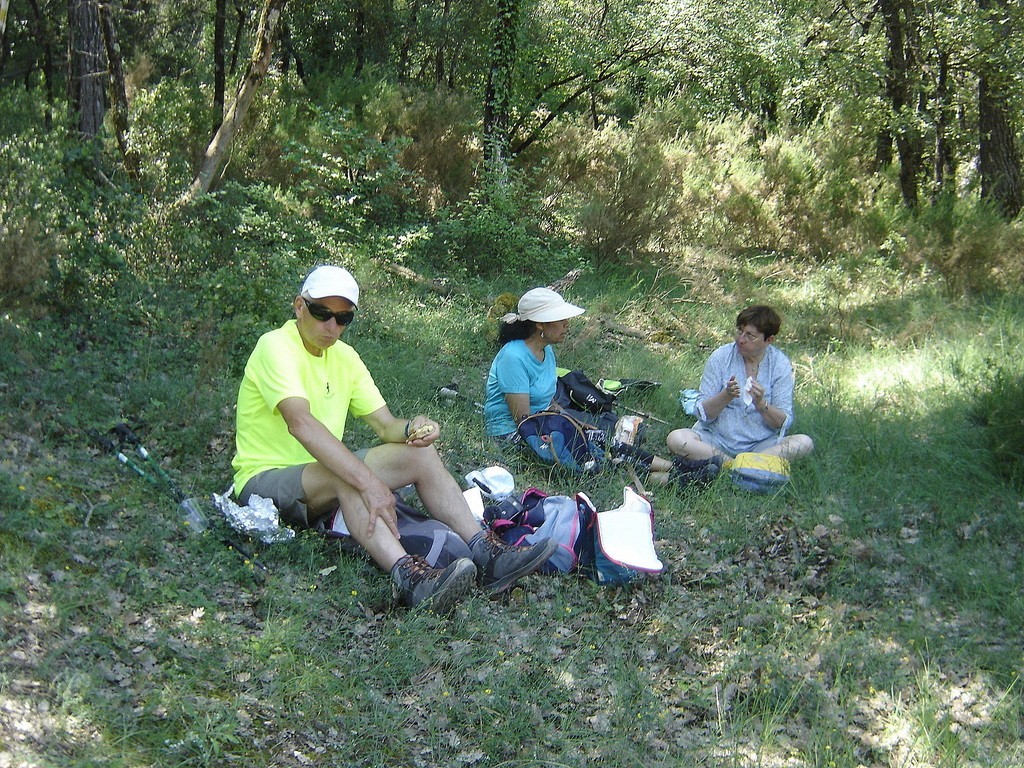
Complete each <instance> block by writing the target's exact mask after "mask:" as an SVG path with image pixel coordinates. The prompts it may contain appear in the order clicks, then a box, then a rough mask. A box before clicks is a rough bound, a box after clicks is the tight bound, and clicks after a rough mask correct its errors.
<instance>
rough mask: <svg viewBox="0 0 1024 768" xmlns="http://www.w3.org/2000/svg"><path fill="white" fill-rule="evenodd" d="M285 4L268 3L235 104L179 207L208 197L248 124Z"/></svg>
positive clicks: (270, 0)
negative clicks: (235, 141) (217, 176)
mask: <svg viewBox="0 0 1024 768" xmlns="http://www.w3.org/2000/svg"><path fill="white" fill-rule="evenodd" d="M286 2H287V0H265V3H264V6H263V12H262V14H261V15H260V23H259V28H258V29H257V31H256V44H255V46H254V47H253V52H252V57H251V58H250V60H249V66H248V67H247V69H246V72H245V75H244V76H243V77H242V80H241V82H240V83H239V85H238V93H237V94H236V96H235V100H234V103H232V105H231V106H230V107H229V108H228V110H227V114H225V116H224V122H223V123H221V125H220V128H218V129H217V134H216V135H215V136H214V137H213V141H211V142H210V146H209V147H207V149H206V155H205V157H204V159H203V163H202V166H201V167H200V169H199V173H198V174H197V175H196V177H195V179H193V180H192V184H191V186H190V187H189V188H188V190H187V191H186V192H185V193H184V194H183V195H182V196H181V198H180V200H179V201H178V202H179V203H180V204H188V203H191V202H193V201H194V200H195V199H196V198H197V197H199V196H200V195H205V194H206V193H207V192H209V191H210V185H211V184H212V183H213V177H214V175H215V174H216V173H217V169H218V168H219V167H220V164H221V161H222V160H223V159H224V155H225V153H226V152H227V150H228V147H229V146H230V145H231V141H232V140H233V139H234V137H235V134H236V133H237V132H238V130H239V128H241V126H242V122H243V121H244V120H245V113H246V112H247V111H248V110H249V105H250V104H251V103H252V97H253V96H254V95H255V93H256V89H257V88H258V87H259V85H260V83H261V82H263V78H264V76H266V74H267V69H268V68H269V67H270V59H271V55H272V54H273V51H274V33H275V32H276V30H277V22H278V20H279V19H280V18H281V12H282V11H283V10H284V6H285V4H286Z"/></svg>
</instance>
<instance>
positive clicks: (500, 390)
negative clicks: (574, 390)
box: [484, 340, 558, 435]
mask: <svg viewBox="0 0 1024 768" xmlns="http://www.w3.org/2000/svg"><path fill="white" fill-rule="evenodd" d="M557 383H558V377H557V375H556V373H555V353H554V351H553V350H552V349H551V345H550V344H549V345H548V346H546V347H544V361H543V362H541V361H539V360H537V358H536V357H534V354H533V352H531V351H530V348H529V347H528V346H526V342H525V341H522V340H516V341H510V342H508V343H507V344H505V345H504V346H503V347H502V348H501V349H500V350H498V354H497V355H495V357H494V362H492V363H491V370H490V371H489V372H488V374H487V392H486V397H485V399H484V426H485V427H486V429H487V434H488V435H508V434H510V433H512V432H515V431H516V423H515V421H514V420H513V419H512V411H510V410H509V407H508V403H507V402H506V401H505V395H507V394H513V395H516V394H518V395H522V394H528V395H529V396H530V413H536V412H537V411H543V410H544V409H545V408H547V407H548V406H549V405H551V398H553V397H554V396H555V386H556V385H557Z"/></svg>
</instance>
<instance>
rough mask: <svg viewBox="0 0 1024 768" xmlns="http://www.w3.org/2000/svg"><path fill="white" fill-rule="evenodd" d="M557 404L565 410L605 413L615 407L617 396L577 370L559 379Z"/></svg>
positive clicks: (556, 392)
mask: <svg viewBox="0 0 1024 768" xmlns="http://www.w3.org/2000/svg"><path fill="white" fill-rule="evenodd" d="M555 402H557V403H558V404H559V405H561V406H562V407H564V408H579V409H580V410H583V411H587V412H589V413H604V412H605V411H610V410H611V409H612V407H613V406H614V405H615V395H613V394H612V393H610V392H606V391H605V390H603V389H601V388H600V387H599V386H597V384H595V383H594V382H592V381H591V380H590V379H589V378H588V377H587V374H585V373H584V372H583V371H581V370H579V369H577V370H575V371H569V372H568V373H566V374H563V375H562V376H559V377H558V384H557V385H556V388H555Z"/></svg>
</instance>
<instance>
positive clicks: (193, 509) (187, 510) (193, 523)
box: [178, 499, 207, 533]
mask: <svg viewBox="0 0 1024 768" xmlns="http://www.w3.org/2000/svg"><path fill="white" fill-rule="evenodd" d="M199 503H200V502H199V499H182V500H181V504H179V505H178V513H179V514H180V515H181V522H183V523H184V524H185V525H186V526H188V529H189V531H191V532H193V533H202V532H203V531H205V530H206V527H207V526H206V515H204V514H203V511H202V509H200V506H199Z"/></svg>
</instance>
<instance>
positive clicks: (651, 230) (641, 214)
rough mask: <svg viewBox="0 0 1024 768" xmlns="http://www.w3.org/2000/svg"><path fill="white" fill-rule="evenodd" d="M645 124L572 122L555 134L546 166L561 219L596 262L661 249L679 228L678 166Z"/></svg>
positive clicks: (662, 140)
mask: <svg viewBox="0 0 1024 768" xmlns="http://www.w3.org/2000/svg"><path fill="white" fill-rule="evenodd" d="M665 138H666V137H665V136H664V135H662V134H660V133H659V132H658V131H657V130H656V127H655V126H652V124H651V122H650V121H643V120H640V119H638V120H636V121H634V123H633V124H632V125H630V126H628V127H627V126H620V125H618V124H617V123H608V124H606V125H605V126H604V127H602V128H601V130H599V131H595V130H592V129H590V128H588V127H587V126H586V125H581V124H574V125H572V126H570V127H568V128H566V129H565V130H563V131H562V132H560V134H559V136H558V140H557V143H556V145H555V146H554V147H553V148H552V151H551V153H550V155H549V157H550V159H549V161H548V163H547V165H546V172H547V175H548V184H549V185H550V187H551V188H552V189H551V190H550V191H551V193H552V195H553V196H554V197H557V199H558V206H557V210H558V215H559V217H560V218H561V219H563V220H564V221H565V226H566V228H567V229H568V230H569V231H571V232H573V233H574V235H575V237H576V239H577V240H578V241H579V242H580V243H581V244H582V245H583V246H584V247H586V248H588V249H589V250H591V251H593V253H594V254H595V255H596V260H597V262H598V263H599V264H600V263H606V262H628V261H630V260H631V259H634V258H637V257H639V256H642V255H645V254H647V253H650V252H653V251H658V250H660V249H661V248H663V247H664V245H665V241H666V238H667V237H670V236H671V235H670V233H671V232H672V231H673V230H674V229H675V227H676V226H677V220H678V217H679V215H680V203H681V201H680V198H679V196H678V194H677V191H676V182H677V180H678V169H677V168H675V167H674V166H673V164H672V161H671V159H670V158H669V157H668V156H667V154H666V151H665Z"/></svg>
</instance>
